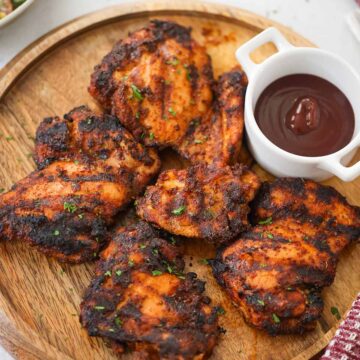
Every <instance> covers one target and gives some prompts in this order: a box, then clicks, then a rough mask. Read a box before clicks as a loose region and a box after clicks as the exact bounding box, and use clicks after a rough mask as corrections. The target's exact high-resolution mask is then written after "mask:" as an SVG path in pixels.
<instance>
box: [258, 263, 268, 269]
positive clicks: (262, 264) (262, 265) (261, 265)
mask: <svg viewBox="0 0 360 360" xmlns="http://www.w3.org/2000/svg"><path fill="white" fill-rule="evenodd" d="M259 266H260V267H261V268H264V267H266V266H267V264H264V263H261V264H259Z"/></svg>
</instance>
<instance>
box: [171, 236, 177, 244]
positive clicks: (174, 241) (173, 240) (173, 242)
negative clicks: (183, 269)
mask: <svg viewBox="0 0 360 360" xmlns="http://www.w3.org/2000/svg"><path fill="white" fill-rule="evenodd" d="M170 242H171V243H172V244H173V245H175V244H176V240H175V238H174V237H173V236H171V237H170Z"/></svg>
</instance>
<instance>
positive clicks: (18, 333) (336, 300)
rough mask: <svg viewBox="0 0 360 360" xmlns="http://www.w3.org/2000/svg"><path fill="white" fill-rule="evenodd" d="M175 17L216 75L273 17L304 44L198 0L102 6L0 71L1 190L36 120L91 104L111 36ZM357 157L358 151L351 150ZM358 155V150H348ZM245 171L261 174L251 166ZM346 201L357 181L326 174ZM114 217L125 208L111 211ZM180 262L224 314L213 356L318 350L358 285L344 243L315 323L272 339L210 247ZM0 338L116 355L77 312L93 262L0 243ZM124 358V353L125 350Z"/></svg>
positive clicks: (255, 19) (22, 345) (61, 359)
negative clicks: (228, 282) (244, 308)
mask: <svg viewBox="0 0 360 360" xmlns="http://www.w3.org/2000/svg"><path fill="white" fill-rule="evenodd" d="M152 18H161V19H169V20H174V21H177V22H179V23H181V24H183V25H185V26H191V27H192V28H193V36H194V37H195V38H196V39H197V40H198V41H199V42H200V43H203V44H205V45H206V47H207V50H208V52H209V54H210V55H211V57H212V60H213V65H214V70H215V75H216V76H217V75H219V74H220V73H221V72H223V71H226V70H229V69H230V68H231V67H232V66H233V65H235V64H236V61H235V57H234V51H235V49H236V48H237V47H238V46H239V45H240V44H241V43H243V42H245V41H247V40H248V39H250V38H251V37H252V36H254V35H255V34H257V33H258V32H260V31H261V30H263V29H265V28H267V27H269V26H273V25H275V26H276V27H278V28H279V29H280V30H281V31H282V32H283V33H284V34H285V35H286V36H287V38H288V39H289V40H290V41H291V42H292V43H293V44H294V45H298V46H312V44H311V43H310V42H309V41H307V40H306V39H304V38H302V37H301V36H299V35H297V34H296V33H294V32H292V31H291V30H289V29H287V28H285V27H283V26H281V25H279V24H275V23H273V22H271V21H269V20H267V19H264V18H261V17H259V16H256V15H254V14H251V13H248V12H245V11H242V10H239V9H234V8H229V7H225V6H219V5H213V4H206V3H202V2H200V1H196V2H195V1H193V2H187V1H178V0H176V1H171V2H170V1H168V2H166V3H165V2H155V3H154V2H150V1H149V2H146V3H137V4H136V5H132V6H130V5H128V6H127V7H125V6H121V7H116V8H109V9H105V10H103V11H101V12H98V13H94V14H90V15H87V16H84V17H82V18H79V19H76V20H74V21H72V22H70V23H68V24H65V25H64V26H62V27H61V28H59V29H56V30H54V31H52V32H51V33H49V34H47V35H45V36H44V37H43V38H41V39H39V40H38V41H36V42H35V43H34V44H32V45H31V46H30V47H28V48H27V49H25V50H24V51H23V52H22V53H21V54H19V55H18V56H17V58H16V59H14V60H13V61H12V62H11V63H10V64H9V65H7V66H6V67H5V68H4V69H3V70H2V71H1V72H0V134H1V137H0V188H4V189H8V188H10V186H11V185H12V184H13V183H14V182H16V181H18V180H20V179H21V178H23V177H24V176H26V175H27V174H28V173H29V172H30V171H32V170H33V169H34V168H35V166H34V163H33V161H32V160H31V153H32V151H33V146H34V143H33V136H34V134H35V130H36V127H37V125H38V124H39V122H40V121H41V119H42V118H43V117H45V116H53V115H55V114H58V115H62V114H64V113H65V112H67V111H69V110H70V109H72V108H73V107H75V106H77V105H81V104H88V105H89V106H90V107H92V108H97V104H96V103H95V102H94V101H93V100H92V98H91V97H90V96H89V95H88V93H87V86H88V84H89V76H90V74H91V72H92V69H93V67H94V65H95V64H97V63H98V62H99V61H100V59H101V58H102V56H103V55H105V54H106V53H107V52H108V51H109V50H110V49H111V47H112V45H113V44H114V42H115V41H117V40H118V39H120V38H122V37H125V36H126V35H127V33H128V32H129V31H132V30H135V29H137V28H139V27H142V26H143V25H145V24H146V23H147V22H148V21H149V19H152ZM273 52H274V48H273V47H272V45H270V44H268V45H266V46H265V47H262V48H261V49H260V50H258V51H257V52H256V53H255V54H254V59H255V60H256V61H262V60H263V59H265V58H266V57H267V56H269V55H270V54H271V53H273ZM358 155H359V154H358ZM357 158H359V156H357ZM163 159H165V160H164V162H165V165H164V166H165V167H172V166H179V165H181V161H180V160H179V159H178V158H176V156H175V155H174V154H173V153H170V152H168V153H164V154H163ZM254 169H255V170H256V171H257V173H258V174H260V176H261V177H262V179H266V178H269V177H270V176H269V175H268V174H266V173H265V172H264V171H263V170H262V169H260V168H259V167H258V166H257V165H256V164H255V165H254ZM327 183H328V184H331V185H332V186H334V187H335V188H336V189H338V190H339V191H340V192H341V193H342V194H343V195H345V196H346V197H347V198H348V199H349V201H350V202H351V203H353V204H357V205H359V204H360V192H359V188H360V179H359V180H357V181H354V182H352V183H343V182H341V181H340V180H338V179H335V178H333V179H331V180H329V181H328V182H327ZM118 218H119V221H124V218H131V214H130V215H129V214H119V217H118ZM185 247H186V249H185V250H186V254H187V255H186V263H187V269H188V270H190V271H195V272H197V273H198V275H199V277H200V278H201V279H204V280H206V282H207V285H206V291H207V293H208V295H209V296H210V297H211V298H212V299H213V302H214V303H215V304H221V305H222V306H223V307H224V308H225V310H226V314H225V315H224V316H223V317H222V318H221V325H222V326H223V327H224V328H226V330H227V332H226V334H225V335H223V336H222V337H221V339H220V343H219V345H218V346H217V347H216V349H215V351H214V355H213V357H212V359H219V360H220V359H222V360H230V359H234V360H235V359H236V360H238V359H276V360H278V359H296V360H300V359H302V360H305V359H309V358H310V357H311V356H313V355H314V354H316V353H317V352H318V351H319V350H321V349H322V348H323V347H324V346H325V345H326V344H327V343H328V342H329V340H330V339H331V337H332V336H333V334H334V332H335V330H336V327H337V326H338V325H339V320H337V319H336V318H335V317H334V316H333V315H332V314H331V311H330V308H331V307H332V306H336V307H337V308H338V309H339V311H340V313H341V314H342V315H343V316H345V314H346V311H347V309H349V307H350V305H351V303H352V301H353V299H354V298H355V295H356V294H357V292H359V290H360V273H359V258H360V247H359V246H358V245H353V246H352V247H350V248H348V249H347V250H346V251H345V252H344V254H343V255H342V256H341V260H340V263H339V266H338V271H337V275H336V279H335V282H334V284H333V285H332V286H331V287H330V288H328V289H326V290H325V291H324V299H325V309H324V313H323V315H322V317H321V319H320V321H319V322H318V324H317V326H316V329H315V330H314V331H312V332H309V333H307V334H305V335H303V336H295V335H292V336H290V335H289V336H279V337H271V336H268V335H267V334H265V333H263V332H260V331H257V330H254V329H252V328H251V327H249V326H247V325H246V324H245V323H244V321H243V319H242V317H241V315H240V313H239V312H238V311H237V310H236V308H235V307H234V306H233V305H232V304H231V302H230V301H229V300H228V298H227V297H226V295H225V293H224V292H222V291H221V290H220V288H219V286H218V285H217V284H216V282H215V280H214V279H213V277H212V275H211V271H210V269H209V268H208V266H206V265H202V264H200V263H199V259H202V258H208V257H212V256H213V255H214V249H212V248H211V247H205V246H204V245H203V244H201V243H200V242H190V241H189V242H187V243H186V245H185ZM0 253H1V254H0V272H1V276H0V341H1V343H2V344H3V346H5V348H6V349H8V350H9V351H10V352H11V353H12V354H13V355H14V356H15V358H18V359H31V360H32V359H41V360H44V359H58V360H68V359H79V360H95V359H97V360H98V359H106V360H107V359H115V358H116V357H115V355H114V353H113V352H112V351H111V350H110V349H109V348H108V346H107V344H106V343H105V342H104V341H103V340H101V339H95V338H89V337H88V336H87V333H86V331H85V330H84V329H82V328H81V327H80V324H79V320H78V313H79V304H80V301H81V295H82V292H83V290H84V289H85V288H86V286H87V285H88V283H89V281H90V278H91V274H92V271H93V267H94V265H93V264H84V265H76V266H70V265H61V264H59V263H58V262H56V261H55V260H52V259H48V258H46V257H45V256H44V255H42V254H40V253H38V252H36V251H35V250H33V249H31V248H29V247H28V246H27V245H25V244H23V243H22V242H21V239H19V241H16V242H13V243H1V244H0ZM124 358H126V359H132V358H134V356H133V355H126V356H124Z"/></svg>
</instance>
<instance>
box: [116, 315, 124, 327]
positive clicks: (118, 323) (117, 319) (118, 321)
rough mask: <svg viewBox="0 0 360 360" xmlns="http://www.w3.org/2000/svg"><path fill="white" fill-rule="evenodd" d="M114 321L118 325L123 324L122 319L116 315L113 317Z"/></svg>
mask: <svg viewBox="0 0 360 360" xmlns="http://www.w3.org/2000/svg"><path fill="white" fill-rule="evenodd" d="M114 322H115V324H116V325H117V326H119V327H120V326H122V324H123V321H122V320H121V319H120V318H118V317H116V318H115V320H114Z"/></svg>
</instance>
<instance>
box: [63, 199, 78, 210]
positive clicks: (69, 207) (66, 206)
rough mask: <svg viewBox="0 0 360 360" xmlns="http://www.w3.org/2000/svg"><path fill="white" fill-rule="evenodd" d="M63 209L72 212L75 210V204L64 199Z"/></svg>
mask: <svg viewBox="0 0 360 360" xmlns="http://www.w3.org/2000/svg"><path fill="white" fill-rule="evenodd" d="M64 210H67V211H68V212H69V213H74V212H75V211H76V210H77V207H76V205H75V204H73V203H70V202H66V201H65V202H64Z"/></svg>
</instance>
